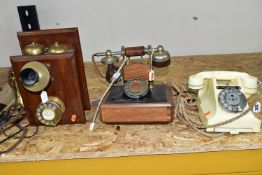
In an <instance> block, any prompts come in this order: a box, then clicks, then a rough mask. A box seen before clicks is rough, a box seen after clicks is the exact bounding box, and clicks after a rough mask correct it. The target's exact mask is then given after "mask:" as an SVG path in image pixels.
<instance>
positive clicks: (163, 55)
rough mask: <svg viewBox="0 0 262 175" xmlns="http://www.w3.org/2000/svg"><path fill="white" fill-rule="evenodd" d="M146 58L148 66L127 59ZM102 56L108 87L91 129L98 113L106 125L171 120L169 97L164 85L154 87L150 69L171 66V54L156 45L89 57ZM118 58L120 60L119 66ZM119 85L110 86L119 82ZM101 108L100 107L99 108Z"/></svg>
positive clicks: (169, 91)
mask: <svg viewBox="0 0 262 175" xmlns="http://www.w3.org/2000/svg"><path fill="white" fill-rule="evenodd" d="M144 55H148V56H149V60H148V63H146V64H145V63H138V62H135V63H133V62H129V59H130V57H136V56H140V57H142V56H144ZM95 57H102V58H101V62H102V63H103V64H106V65H108V69H107V71H106V75H105V76H104V75H103V74H102V73H101V72H100V71H99V70H98V69H97V70H98V73H99V75H100V76H102V77H104V78H106V80H107V81H108V82H110V85H109V87H108V89H107V90H106V92H105V93H104V95H103V97H102V100H101V101H100V103H99V105H98V108H97V111H96V113H95V116H94V118H93V122H92V124H91V125H90V130H92V129H93V126H94V123H95V120H96V117H97V114H98V111H99V110H100V112H101V120H102V121H103V122H105V123H168V122H170V121H172V115H171V108H172V104H171V101H172V99H171V98H172V96H171V95H170V94H171V90H170V87H169V86H167V85H153V80H154V71H153V66H156V67H166V66H168V65H169V64H170V54H169V52H167V51H166V50H164V48H163V46H161V45H159V46H158V47H156V48H152V47H151V46H147V47H144V46H137V47H127V48H125V47H122V49H121V51H117V52H112V51H110V50H108V51H106V52H100V53H96V54H94V55H93V56H92V60H93V62H94V63H95ZM120 57H123V60H122V63H121V65H120V66H119V67H117V66H116V65H115V64H116V63H118V61H119V60H120ZM119 79H121V80H122V81H121V83H120V85H119V83H118V85H115V86H113V84H115V83H117V82H119V81H118V80H119ZM100 106H101V108H100Z"/></svg>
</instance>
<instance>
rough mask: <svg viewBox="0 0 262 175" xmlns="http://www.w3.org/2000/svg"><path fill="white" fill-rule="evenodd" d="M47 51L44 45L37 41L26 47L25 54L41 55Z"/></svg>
mask: <svg viewBox="0 0 262 175" xmlns="http://www.w3.org/2000/svg"><path fill="white" fill-rule="evenodd" d="M44 52H45V49H44V46H43V45H41V44H38V43H35V42H32V43H31V44H28V45H26V46H25V48H24V53H25V55H40V54H42V53H44Z"/></svg>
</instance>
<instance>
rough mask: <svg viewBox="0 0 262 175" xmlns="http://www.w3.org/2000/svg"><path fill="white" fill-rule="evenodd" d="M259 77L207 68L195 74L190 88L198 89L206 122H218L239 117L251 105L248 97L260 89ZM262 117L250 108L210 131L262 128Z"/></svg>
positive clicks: (258, 129)
mask: <svg viewBox="0 0 262 175" xmlns="http://www.w3.org/2000/svg"><path fill="white" fill-rule="evenodd" d="M257 82H258V79H257V77H254V76H251V75H249V74H248V73H245V72H235V71H207V72H200V73H197V74H194V75H191V76H190V77H189V79H188V88H189V89H192V90H198V97H197V106H198V110H199V116H200V119H201V121H202V123H203V124H205V125H216V124H217V123H221V122H224V121H227V120H229V119H232V118H234V117H237V116H238V115H241V114H242V113H243V112H245V111H246V110H247V109H248V108H249V105H248V102H247V99H248V98H249V97H250V96H251V95H252V94H255V93H256V92H257V88H258V84H257ZM260 124H261V121H260V120H258V119H257V118H256V117H255V116H254V114H253V113H252V112H251V111H249V112H247V113H246V114H245V115H243V117H241V118H239V119H237V120H235V121H233V122H230V123H228V124H225V125H222V126H216V127H213V128H211V127H210V128H207V129H206V131H207V132H230V133H231V134H238V133H239V132H259V131H260Z"/></svg>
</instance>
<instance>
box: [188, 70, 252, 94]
mask: <svg viewBox="0 0 262 175" xmlns="http://www.w3.org/2000/svg"><path fill="white" fill-rule="evenodd" d="M213 78H214V79H217V80H233V79H236V78H240V79H241V82H242V84H243V87H244V88H246V89H252V91H253V90H254V91H256V89H257V77H254V76H251V75H249V74H248V73H245V72H236V71H206V72H200V73H197V74H194V75H191V76H190V77H189V80H188V87H189V88H190V89H196V90H197V89H202V88H203V86H204V80H205V79H213Z"/></svg>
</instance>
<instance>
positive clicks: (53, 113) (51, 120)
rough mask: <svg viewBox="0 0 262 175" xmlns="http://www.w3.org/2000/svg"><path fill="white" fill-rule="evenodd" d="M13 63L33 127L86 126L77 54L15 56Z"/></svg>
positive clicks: (11, 58)
mask: <svg viewBox="0 0 262 175" xmlns="http://www.w3.org/2000/svg"><path fill="white" fill-rule="evenodd" d="M10 60H11V63H12V67H13V70H14V74H15V78H16V80H18V81H17V84H18V87H19V90H20V93H21V96H22V99H23V104H24V107H25V108H26V109H27V112H28V120H29V123H30V124H32V125H40V124H42V125H46V126H56V125H57V124H75V123H85V121H86V119H85V116H84V110H83V103H82V101H81V93H80V88H79V82H78V81H79V80H78V78H77V68H76V64H75V62H74V53H72V52H67V53H61V54H44V55H34V56H12V57H10ZM65 82H66V83H67V84H66V86H65V85H64V84H65Z"/></svg>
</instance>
